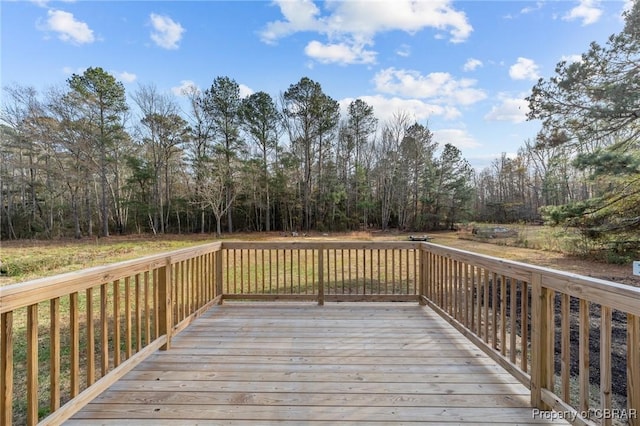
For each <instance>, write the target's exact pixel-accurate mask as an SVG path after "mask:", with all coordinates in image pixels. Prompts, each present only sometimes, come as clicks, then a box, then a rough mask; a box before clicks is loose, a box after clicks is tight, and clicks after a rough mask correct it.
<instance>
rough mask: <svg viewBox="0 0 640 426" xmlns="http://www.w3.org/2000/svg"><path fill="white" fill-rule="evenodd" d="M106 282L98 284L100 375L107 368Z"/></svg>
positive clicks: (102, 375) (103, 373)
mask: <svg viewBox="0 0 640 426" xmlns="http://www.w3.org/2000/svg"><path fill="white" fill-rule="evenodd" d="M107 302H108V300H107V284H102V285H101V286H100V340H101V342H100V353H101V356H100V377H104V376H106V374H107V371H108V370H109V317H108V315H107Z"/></svg>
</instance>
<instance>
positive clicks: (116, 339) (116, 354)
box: [113, 280, 120, 367]
mask: <svg viewBox="0 0 640 426" xmlns="http://www.w3.org/2000/svg"><path fill="white" fill-rule="evenodd" d="M119 365H120V280H114V281H113V366H114V367H117V366H119Z"/></svg>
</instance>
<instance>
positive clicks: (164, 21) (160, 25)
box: [150, 13, 185, 49]
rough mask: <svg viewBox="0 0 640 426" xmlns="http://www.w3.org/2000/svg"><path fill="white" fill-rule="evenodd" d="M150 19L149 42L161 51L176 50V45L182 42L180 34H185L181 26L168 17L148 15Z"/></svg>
mask: <svg viewBox="0 0 640 426" xmlns="http://www.w3.org/2000/svg"><path fill="white" fill-rule="evenodd" d="M150 19H151V26H152V27H153V31H152V32H151V40H153V41H154V43H156V44H157V45H158V46H160V47H162V48H163V49H177V48H178V43H179V42H180V40H182V34H183V33H184V32H185V29H184V28H183V27H182V25H180V23H178V22H175V21H174V20H173V19H171V18H170V17H168V16H162V15H156V14H155V13H152V14H151V15H150Z"/></svg>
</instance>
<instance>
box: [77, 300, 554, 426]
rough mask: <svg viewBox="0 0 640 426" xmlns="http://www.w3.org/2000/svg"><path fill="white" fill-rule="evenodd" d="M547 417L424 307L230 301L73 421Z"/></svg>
mask: <svg viewBox="0 0 640 426" xmlns="http://www.w3.org/2000/svg"><path fill="white" fill-rule="evenodd" d="M549 422H550V421H549V420H547V419H544V418H540V417H537V418H536V417H534V416H533V411H532V409H531V408H530V391H529V390H528V389H527V388H526V387H525V386H523V385H522V384H520V383H519V382H518V380H517V379H516V378H514V377H513V376H512V375H511V374H509V373H507V372H506V371H505V370H504V369H502V368H501V367H500V366H498V365H497V364H496V363H495V362H494V361H493V360H491V359H490V358H489V357H488V356H487V355H486V354H485V353H484V352H482V351H481V350H480V349H479V348H478V347H476V346H475V345H473V344H472V343H471V342H470V341H469V340H467V339H466V338H465V337H464V336H463V335H462V334H460V333H459V332H458V331H457V330H455V329H454V328H453V327H452V326H450V325H449V324H448V323H447V322H446V321H445V320H443V319H442V318H441V317H440V316H439V315H438V314H436V313H435V312H433V311H431V310H430V309H429V308H425V307H422V306H418V305H417V304H412V303H406V304H403V303H393V304H391V303H366V304H357V303H339V304H327V305H325V306H316V305H315V304H311V303H309V304H304V303H277V302H276V303H248V302H225V304H224V305H222V306H217V307H215V308H213V309H210V310H209V311H207V312H206V313H205V314H204V315H203V316H202V317H200V318H198V319H197V320H196V321H194V322H193V324H191V325H190V326H189V327H187V328H186V329H185V330H184V331H183V332H182V333H180V334H179V335H177V336H175V337H174V338H173V341H172V346H171V349H170V350H168V351H157V352H156V353H154V354H153V355H152V356H150V357H149V358H148V359H147V360H145V361H144V362H143V363H142V364H140V365H138V366H137V367H136V368H135V369H134V370H132V371H130V372H129V373H128V374H127V375H125V376H124V377H123V378H122V379H121V380H120V381H118V382H117V383H115V384H114V385H112V386H111V387H110V388H109V389H108V390H106V391H105V392H103V393H102V394H101V395H100V396H99V397H97V398H96V399H94V400H93V401H92V402H91V403H90V404H88V405H87V406H85V407H84V408H83V409H82V410H81V411H80V412H78V413H76V414H75V415H74V416H73V417H72V418H71V419H70V420H69V421H68V422H67V424H72V425H73V424H96V423H100V424H132V423H135V424H153V425H158V424H175V425H178V424H179V425H184V424H196V423H197V424H260V425H266V424H278V425H282V424H313V425H321V424H327V425H329V424H331V425H334V424H341V425H345V424H406V423H437V424H444V423H458V424H459V423H463V424H464V423H469V424H482V423H486V424H499V423H503V424H536V423H549Z"/></svg>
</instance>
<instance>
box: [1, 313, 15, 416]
mask: <svg viewBox="0 0 640 426" xmlns="http://www.w3.org/2000/svg"><path fill="white" fill-rule="evenodd" d="M0 348H2V353H1V354H0V406H2V407H3V410H0V425H2V426H8V425H10V424H11V422H12V417H13V312H5V313H3V314H2V315H0Z"/></svg>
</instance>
